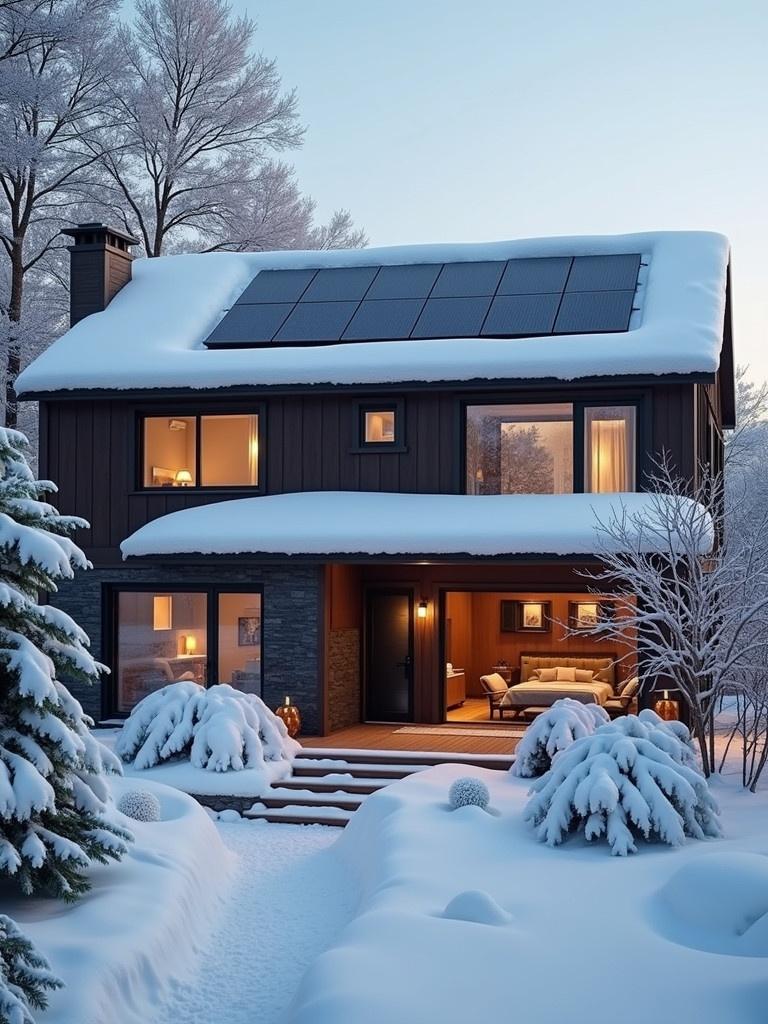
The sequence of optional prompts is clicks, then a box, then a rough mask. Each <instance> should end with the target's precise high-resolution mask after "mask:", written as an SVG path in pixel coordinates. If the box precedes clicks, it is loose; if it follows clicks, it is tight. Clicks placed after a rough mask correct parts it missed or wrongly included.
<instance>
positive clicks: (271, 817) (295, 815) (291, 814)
mask: <svg viewBox="0 0 768 1024" xmlns="http://www.w3.org/2000/svg"><path fill="white" fill-rule="evenodd" d="M354 813H355V812H354V810H347V809H345V808H342V807H311V806H307V805H306V804H305V805H302V804H286V805H284V806H282V807H266V806H265V804H264V802H263V801H259V802H258V803H256V804H254V805H253V808H252V809H251V810H249V811H245V812H244V814H243V817H244V818H248V819H249V820H250V821H267V822H271V823H273V824H282V825H332V826H334V827H336V828H344V826H345V825H346V824H347V822H348V821H349V819H350V818H351V817H352V815H353V814H354Z"/></svg>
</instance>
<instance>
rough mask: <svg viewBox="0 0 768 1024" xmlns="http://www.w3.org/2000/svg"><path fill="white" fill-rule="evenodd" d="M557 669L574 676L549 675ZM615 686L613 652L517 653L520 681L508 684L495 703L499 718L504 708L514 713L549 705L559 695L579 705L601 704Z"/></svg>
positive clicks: (557, 698)
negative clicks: (569, 653) (579, 702)
mask: <svg viewBox="0 0 768 1024" xmlns="http://www.w3.org/2000/svg"><path fill="white" fill-rule="evenodd" d="M558 668H562V669H566V670H570V669H573V670H574V672H573V674H574V679H568V680H564V679H557V678H550V676H551V675H552V672H553V670H554V671H556V670H557V669H558ZM589 673H592V678H591V679H590V678H588V674H589ZM565 674H570V672H567V673H565ZM541 676H543V677H544V678H541ZM579 677H581V678H579ZM615 685H616V655H615V654H613V653H607V654H604V655H601V656H600V657H596V656H594V655H588V654H576V655H563V654H521V656H520V682H519V683H516V684H515V685H514V686H510V687H509V689H508V690H507V692H506V693H505V694H504V696H503V697H502V699H501V701H500V702H499V704H498V710H499V717H500V718H502V717H503V715H504V711H505V710H506V711H509V712H510V713H512V714H515V713H519V712H521V711H523V710H524V709H525V708H531V707H537V708H541V707H550V706H551V705H552V704H554V702H555V701H556V700H560V698H561V697H570V698H571V699H572V700H578V701H581V703H582V704H600V705H604V704H605V703H606V702H607V701H609V700H611V699H612V698H613V697H614V690H615Z"/></svg>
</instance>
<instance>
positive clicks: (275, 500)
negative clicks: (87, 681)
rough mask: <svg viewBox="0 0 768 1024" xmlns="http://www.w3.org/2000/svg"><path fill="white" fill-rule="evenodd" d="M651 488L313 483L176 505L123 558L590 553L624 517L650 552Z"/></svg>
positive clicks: (133, 539)
mask: <svg viewBox="0 0 768 1024" xmlns="http://www.w3.org/2000/svg"><path fill="white" fill-rule="evenodd" d="M663 500H664V499H663V498H660V497H659V496H658V495H652V494H560V495H551V494H499V495H483V496H478V495H463V494H390V493H372V492H361V491H314V492H306V493H302V494H276V495H267V496H264V497H257V498H240V499H237V500H233V501H222V502H217V503H215V504H211V505H202V506H198V507H196V508H188V509H184V510H182V511H180V512H173V513H171V514H170V515H166V516H162V517H160V518H159V519H155V520H154V521H153V522H151V523H148V524H147V525H146V526H142V527H141V529H139V530H137V531H136V532H135V533H133V534H131V536H130V537H128V538H127V539H126V540H124V541H123V543H122V544H121V546H120V547H121V550H122V553H123V557H124V558H128V557H137V556H138V557H141V556H143V557H147V556H158V555H251V556H258V555H262V554H263V555H269V556H274V555H286V556H313V557H316V556H327V557H328V558H329V559H332V558H333V557H334V556H339V557H344V556H346V557H349V556H355V555H367V556H387V557H399V556H402V557H403V558H404V559H413V558H414V557H425V556H429V555H434V556H436V557H445V556H455V557H457V558H461V557H466V556H470V557H504V556H509V557H518V556H537V557H542V556H552V557H562V556H567V555H577V556H584V555H595V554H599V552H600V550H601V548H602V547H604V545H605V542H606V538H605V536H604V535H601V531H600V524H601V523H607V522H609V521H610V520H611V519H612V518H613V517H614V516H619V517H620V516H622V515H626V516H627V519H628V521H629V522H630V523H633V524H635V526H636V532H637V543H638V545H639V546H640V547H641V548H642V549H643V550H647V551H653V550H655V548H654V531H653V529H652V528H651V529H643V528H642V527H643V523H650V524H651V525H652V524H653V523H654V522H658V519H659V512H658V503H659V502H660V501H663Z"/></svg>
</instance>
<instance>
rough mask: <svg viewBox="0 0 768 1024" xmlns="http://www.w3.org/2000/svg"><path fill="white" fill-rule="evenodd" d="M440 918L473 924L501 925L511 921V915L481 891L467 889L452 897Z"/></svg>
mask: <svg viewBox="0 0 768 1024" xmlns="http://www.w3.org/2000/svg"><path fill="white" fill-rule="evenodd" d="M442 916H443V917H447V918H450V919H451V920H453V921H473V922H474V923H475V924H491V925H501V924H509V923H510V922H511V921H512V915H511V914H508V913H507V911H506V910H504V909H502V907H500V906H499V905H498V903H497V902H496V901H495V900H494V899H493V897H492V896H489V895H488V893H487V892H483V890H482V889H467V890H466V892H460V893H459V894H458V896H454V897H453V899H452V900H451V901H450V903H449V904H448V906H447V907H446V908H445V910H444V911H443V915H442Z"/></svg>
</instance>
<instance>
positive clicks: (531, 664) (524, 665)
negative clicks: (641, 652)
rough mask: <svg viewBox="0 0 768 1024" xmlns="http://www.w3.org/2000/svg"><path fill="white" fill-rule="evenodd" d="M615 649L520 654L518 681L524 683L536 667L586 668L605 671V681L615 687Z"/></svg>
mask: <svg viewBox="0 0 768 1024" xmlns="http://www.w3.org/2000/svg"><path fill="white" fill-rule="evenodd" d="M617 657H618V655H617V654H616V653H615V651H606V652H605V654H600V655H597V654H592V653H591V652H589V653H587V652H585V653H583V654H582V653H580V652H578V651H571V652H570V653H569V654H565V653H563V654H555V653H552V654H549V653H544V654H538V653H537V654H521V655H520V682H521V683H525V682H527V681H528V679H529V678H530V675H531V672H533V670H534V669H537V668H557V666H558V665H560V666H562V667H563V668H586V669H592V671H593V672H599V671H603V670H604V671H605V672H606V681H607V682H609V683H610V684H611V686H613V687H614V688H615V686H616V658H617Z"/></svg>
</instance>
